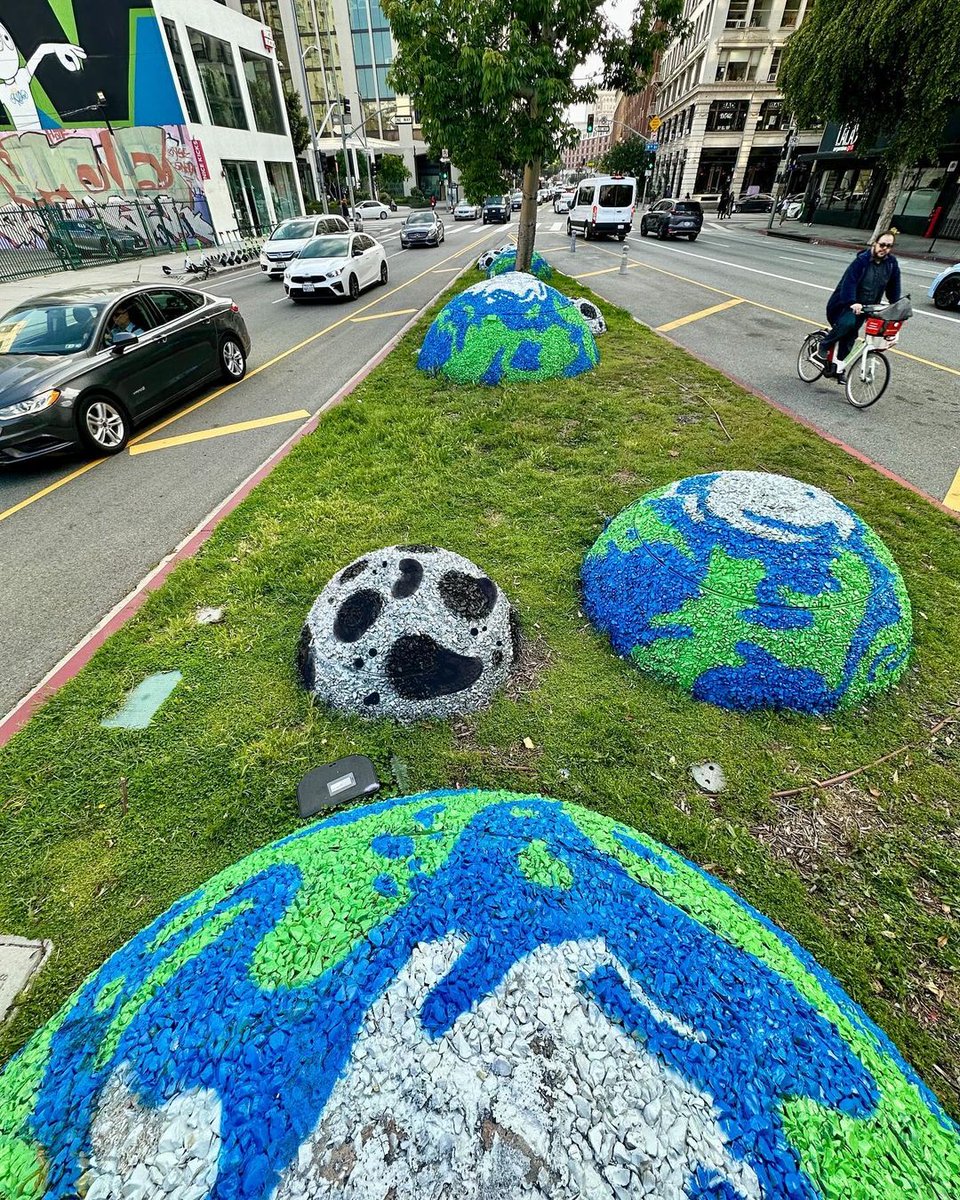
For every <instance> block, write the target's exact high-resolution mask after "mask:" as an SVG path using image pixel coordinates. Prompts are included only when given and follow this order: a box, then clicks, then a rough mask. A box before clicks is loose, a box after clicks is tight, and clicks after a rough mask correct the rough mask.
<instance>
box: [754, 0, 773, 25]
mask: <svg viewBox="0 0 960 1200" xmlns="http://www.w3.org/2000/svg"><path fill="white" fill-rule="evenodd" d="M772 7H773V5H772V0H753V11H752V12H751V13H750V28H751V29H766V27H767V26H768V25H769V24H770V12H771V9H772Z"/></svg>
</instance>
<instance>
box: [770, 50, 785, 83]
mask: <svg viewBox="0 0 960 1200" xmlns="http://www.w3.org/2000/svg"><path fill="white" fill-rule="evenodd" d="M782 55H783V47H782V46H776V47H775V48H774V51H773V54H772V56H771V58H770V66H769V67H768V68H767V83H776V81H777V76H778V75H779V74H780V59H781V57H782Z"/></svg>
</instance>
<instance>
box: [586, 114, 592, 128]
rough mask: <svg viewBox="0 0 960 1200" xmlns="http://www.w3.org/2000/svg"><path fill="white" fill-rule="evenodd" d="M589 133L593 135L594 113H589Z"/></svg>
mask: <svg viewBox="0 0 960 1200" xmlns="http://www.w3.org/2000/svg"><path fill="white" fill-rule="evenodd" d="M587 133H593V113H587Z"/></svg>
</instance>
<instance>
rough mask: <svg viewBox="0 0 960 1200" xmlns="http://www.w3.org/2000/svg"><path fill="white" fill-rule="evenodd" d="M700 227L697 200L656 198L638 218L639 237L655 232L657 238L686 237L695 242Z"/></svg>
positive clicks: (700, 221)
mask: <svg viewBox="0 0 960 1200" xmlns="http://www.w3.org/2000/svg"><path fill="white" fill-rule="evenodd" d="M702 228H703V209H702V208H701V206H700V202H699V200H658V201H657V203H656V204H654V206H653V207H652V208H651V209H649V210H648V211H647V212H645V213H644V214H643V216H642V217H641V218H640V236H641V237H647V236H648V235H649V234H651V233H655V234H656V235H657V237H658V238H671V237H687V238H689V239H690V241H691V242H695V241H696V240H697V235H698V234H699V233H700V230H701V229H702Z"/></svg>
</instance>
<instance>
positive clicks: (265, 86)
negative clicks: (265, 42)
mask: <svg viewBox="0 0 960 1200" xmlns="http://www.w3.org/2000/svg"><path fill="white" fill-rule="evenodd" d="M240 58H241V60H242V62H243V74H244V77H245V78H246V81H247V91H248V92H249V93H250V107H251V108H252V109H253V120H254V123H255V124H256V126H257V128H258V129H259V130H260V132H261V133H281V134H282V133H286V132H287V127H286V126H285V125H284V123H283V109H282V108H281V106H280V96H279V94H278V92H277V84H276V80H275V79H274V76H273V63H272V62H271V61H270V59H269V58H264V57H263V55H262V54H254V53H253V52H252V51H250V50H241V51H240Z"/></svg>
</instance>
